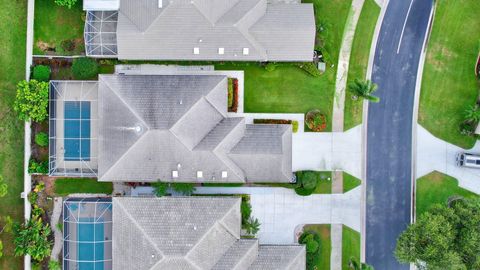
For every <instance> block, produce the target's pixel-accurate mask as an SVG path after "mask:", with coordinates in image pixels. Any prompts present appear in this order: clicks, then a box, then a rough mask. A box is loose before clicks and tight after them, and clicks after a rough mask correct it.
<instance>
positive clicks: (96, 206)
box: [63, 198, 112, 270]
mask: <svg viewBox="0 0 480 270" xmlns="http://www.w3.org/2000/svg"><path fill="white" fill-rule="evenodd" d="M63 269H64V270H108V269H112V201H111V199H110V198H68V199H66V200H65V201H64V203H63Z"/></svg>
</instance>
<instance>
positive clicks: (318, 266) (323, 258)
mask: <svg viewBox="0 0 480 270" xmlns="http://www.w3.org/2000/svg"><path fill="white" fill-rule="evenodd" d="M303 232H304V233H303V234H302V236H303V237H300V238H301V239H299V240H300V241H299V242H300V243H304V244H306V245H309V246H310V248H309V249H307V259H306V260H307V266H306V269H307V270H329V269H330V254H331V252H332V241H331V237H330V224H311V225H305V226H304V227H303ZM307 235H313V240H314V241H315V242H317V243H318V247H317V249H316V250H315V248H314V247H315V246H316V244H315V243H313V244H312V243H310V244H308V241H305V238H306V237H307ZM310 239H311V237H310ZM310 239H306V240H310ZM310 241H311V240H310ZM312 246H313V247H312ZM312 250H314V251H313V252H308V251H312Z"/></svg>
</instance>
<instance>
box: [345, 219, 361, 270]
mask: <svg viewBox="0 0 480 270" xmlns="http://www.w3.org/2000/svg"><path fill="white" fill-rule="evenodd" d="M351 257H355V258H357V261H360V233H358V232H357V231H355V230H353V229H351V228H349V227H347V226H345V225H344V226H343V236H342V269H343V270H350V268H349V267H348V262H349V261H350V258H351Z"/></svg>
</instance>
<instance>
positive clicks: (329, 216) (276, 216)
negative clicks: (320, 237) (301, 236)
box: [195, 187, 361, 244]
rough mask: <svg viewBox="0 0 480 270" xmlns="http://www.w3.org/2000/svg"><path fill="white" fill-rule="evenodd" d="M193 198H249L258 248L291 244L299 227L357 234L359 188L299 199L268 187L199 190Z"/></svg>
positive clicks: (283, 189) (289, 191)
mask: <svg viewBox="0 0 480 270" xmlns="http://www.w3.org/2000/svg"><path fill="white" fill-rule="evenodd" d="M195 193H196V194H250V203H251V205H252V215H253V216H254V217H256V218H258V220H259V221H260V223H261V224H262V225H261V226H260V232H259V234H258V238H259V240H260V243H262V244H293V243H295V242H296V236H295V227H297V226H298V225H300V224H345V225H347V226H349V227H351V228H353V229H355V230H357V231H360V195H361V188H360V187H358V188H355V189H353V190H351V191H349V192H347V193H345V194H313V195H310V196H306V197H302V196H298V195H297V194H295V192H294V191H293V190H292V189H287V188H272V187H238V188H230V187H199V188H197V190H196V192H195Z"/></svg>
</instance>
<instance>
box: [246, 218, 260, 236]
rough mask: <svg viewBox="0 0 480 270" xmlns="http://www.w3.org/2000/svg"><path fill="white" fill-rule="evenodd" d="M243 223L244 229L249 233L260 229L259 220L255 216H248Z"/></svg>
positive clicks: (253, 233) (254, 232)
mask: <svg viewBox="0 0 480 270" xmlns="http://www.w3.org/2000/svg"><path fill="white" fill-rule="evenodd" d="M245 225H247V226H246V227H247V228H246V231H247V233H248V234H250V235H256V234H257V232H258V231H259V230H260V222H259V221H258V219H256V218H253V217H250V219H249V220H248V221H247V224H245Z"/></svg>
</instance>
